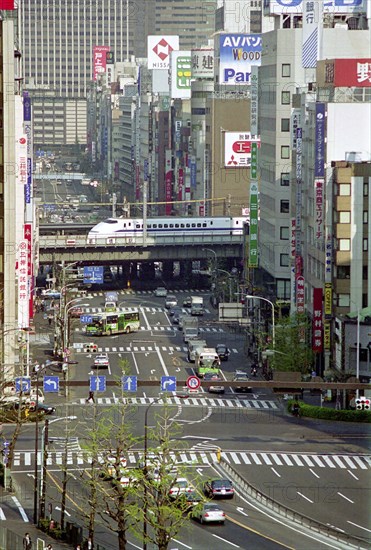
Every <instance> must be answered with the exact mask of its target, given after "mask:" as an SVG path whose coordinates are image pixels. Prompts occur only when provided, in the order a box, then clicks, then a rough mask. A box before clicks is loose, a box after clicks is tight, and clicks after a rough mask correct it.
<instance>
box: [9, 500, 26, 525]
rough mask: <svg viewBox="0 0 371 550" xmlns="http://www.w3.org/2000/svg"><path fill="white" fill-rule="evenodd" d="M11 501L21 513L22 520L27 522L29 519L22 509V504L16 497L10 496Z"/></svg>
mask: <svg viewBox="0 0 371 550" xmlns="http://www.w3.org/2000/svg"><path fill="white" fill-rule="evenodd" d="M12 499H13V501H14V504H15V505H16V506H17V508H18V510H19V513H20V514H21V516H22V519H23V521H24V522H26V523H28V522H29V519H28V517H27V514H26V512H25V511H24V509H23V506H22V505H21V503H20V502H19V500H18V499H17V497H12Z"/></svg>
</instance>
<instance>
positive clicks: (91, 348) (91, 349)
mask: <svg viewBox="0 0 371 550" xmlns="http://www.w3.org/2000/svg"><path fill="white" fill-rule="evenodd" d="M84 352H85V353H97V352H98V346H97V344H84Z"/></svg>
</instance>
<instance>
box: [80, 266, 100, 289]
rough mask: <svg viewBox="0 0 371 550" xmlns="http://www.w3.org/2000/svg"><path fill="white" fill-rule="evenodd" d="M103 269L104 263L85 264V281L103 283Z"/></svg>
mask: <svg viewBox="0 0 371 550" xmlns="http://www.w3.org/2000/svg"><path fill="white" fill-rule="evenodd" d="M103 271H104V270H103V266H102V265H86V266H84V283H96V284H98V285H101V284H103Z"/></svg>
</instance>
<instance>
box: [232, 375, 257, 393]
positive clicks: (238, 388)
mask: <svg viewBox="0 0 371 550" xmlns="http://www.w3.org/2000/svg"><path fill="white" fill-rule="evenodd" d="M249 381H250V378H249V377H248V376H247V374H246V372H244V371H236V372H235V375H234V377H233V382H249ZM233 389H234V391H235V392H237V393H245V392H246V393H248V392H251V391H252V388H251V386H247V385H246V386H245V385H243V386H242V385H241V386H239V385H238V384H237V385H236V386H233Z"/></svg>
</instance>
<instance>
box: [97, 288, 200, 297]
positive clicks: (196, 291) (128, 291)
mask: <svg viewBox="0 0 371 550" xmlns="http://www.w3.org/2000/svg"><path fill="white" fill-rule="evenodd" d="M115 292H116V291H115ZM205 293H210V290H207V289H198V288H193V289H191V288H184V289H175V290H169V294H187V295H192V296H196V295H197V294H205ZM105 294H106V291H92V292H90V291H89V296H105ZM117 294H118V295H119V296H125V295H130V296H133V295H135V296H142V295H146V296H153V295H154V290H134V289H132V288H126V289H121V290H117Z"/></svg>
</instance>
